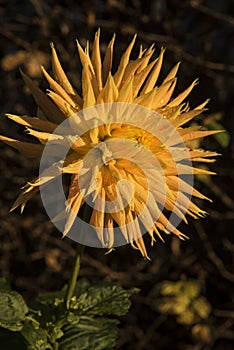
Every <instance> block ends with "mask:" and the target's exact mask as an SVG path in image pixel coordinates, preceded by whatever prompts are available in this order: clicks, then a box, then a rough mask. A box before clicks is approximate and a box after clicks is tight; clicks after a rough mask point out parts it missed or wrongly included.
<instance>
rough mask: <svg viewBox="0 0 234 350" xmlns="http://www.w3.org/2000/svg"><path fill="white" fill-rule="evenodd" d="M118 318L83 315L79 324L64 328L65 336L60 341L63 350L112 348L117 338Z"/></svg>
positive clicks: (104, 349) (108, 349)
mask: <svg viewBox="0 0 234 350" xmlns="http://www.w3.org/2000/svg"><path fill="white" fill-rule="evenodd" d="M118 323H119V321H118V320H112V319H106V318H103V317H102V318H97V319H94V318H91V317H87V316H81V318H80V322H79V323H78V324H77V325H75V326H74V325H70V326H66V327H65V328H64V333H65V334H64V336H63V338H62V339H61V340H60V341H59V349H61V350H87V349H90V350H91V349H95V350H111V349H114V346H115V342H116V338H117V333H118V329H117V325H118Z"/></svg>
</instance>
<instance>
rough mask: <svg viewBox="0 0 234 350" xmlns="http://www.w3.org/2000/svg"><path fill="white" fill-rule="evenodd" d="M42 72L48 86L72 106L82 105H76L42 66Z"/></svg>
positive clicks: (78, 107)
mask: <svg viewBox="0 0 234 350" xmlns="http://www.w3.org/2000/svg"><path fill="white" fill-rule="evenodd" d="M41 69H42V73H43V74H44V76H45V78H46V79H47V81H48V83H49V84H50V88H51V89H52V90H54V91H55V92H56V93H57V94H58V95H60V96H61V97H62V98H63V99H64V100H65V101H67V102H68V103H69V104H70V105H71V106H72V107H73V108H76V109H81V107H82V105H77V104H76V103H75V102H74V100H73V99H72V98H71V97H70V96H69V95H68V94H67V92H66V91H65V90H64V89H63V88H62V86H61V85H59V84H58V83H57V82H56V81H55V80H54V79H53V78H52V77H51V76H50V75H49V74H48V73H47V71H46V70H45V68H44V67H43V66H42V67H41Z"/></svg>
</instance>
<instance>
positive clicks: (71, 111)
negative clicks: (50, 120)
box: [48, 91, 78, 117]
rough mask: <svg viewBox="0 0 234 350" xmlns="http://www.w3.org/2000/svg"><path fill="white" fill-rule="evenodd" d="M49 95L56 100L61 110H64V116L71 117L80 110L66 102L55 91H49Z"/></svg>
mask: <svg viewBox="0 0 234 350" xmlns="http://www.w3.org/2000/svg"><path fill="white" fill-rule="evenodd" d="M48 96H49V97H50V98H51V99H52V100H53V101H54V103H55V104H56V105H57V106H58V108H59V109H60V111H62V112H63V114H64V117H70V116H71V115H73V114H74V113H77V112H78V109H75V108H73V107H72V106H71V105H70V104H69V103H68V102H66V101H65V100H64V99H63V98H62V97H61V96H59V95H58V94H56V93H55V92H53V91H48Z"/></svg>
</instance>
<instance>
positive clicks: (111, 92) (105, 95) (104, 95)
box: [97, 73, 119, 104]
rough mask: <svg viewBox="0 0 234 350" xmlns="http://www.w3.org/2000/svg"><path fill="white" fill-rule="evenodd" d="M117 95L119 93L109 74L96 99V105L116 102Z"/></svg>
mask: <svg viewBox="0 0 234 350" xmlns="http://www.w3.org/2000/svg"><path fill="white" fill-rule="evenodd" d="M118 94H119V92H118V89H117V87H116V85H115V81H114V79H113V77H112V75H111V73H109V76H108V78H107V81H106V84H105V86H104V88H103V89H102V91H101V92H100V94H99V96H98V98H97V104H98V103H102V102H104V103H108V102H116V101H117V98H118Z"/></svg>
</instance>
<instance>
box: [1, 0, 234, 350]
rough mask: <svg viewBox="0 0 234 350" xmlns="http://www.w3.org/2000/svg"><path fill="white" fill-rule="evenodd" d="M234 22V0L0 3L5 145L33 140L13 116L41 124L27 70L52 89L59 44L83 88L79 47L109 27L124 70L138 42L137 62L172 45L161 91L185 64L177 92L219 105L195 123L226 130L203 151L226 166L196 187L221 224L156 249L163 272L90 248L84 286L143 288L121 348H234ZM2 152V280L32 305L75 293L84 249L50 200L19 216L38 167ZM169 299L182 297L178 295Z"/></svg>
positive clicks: (154, 264) (205, 225) (209, 220)
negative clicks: (60, 226) (50, 211)
mask: <svg viewBox="0 0 234 350" xmlns="http://www.w3.org/2000/svg"><path fill="white" fill-rule="evenodd" d="M233 13H234V4H233V1H231V0H223V1H218V0H216V1H215V0H212V1H211V0H210V1H202V0H201V1H196V0H194V1H179V0H168V1H163V0H157V1H150V0H144V1H143V0H142V1H141V0H135V1H134V0H132V1H117V0H109V1H79V2H76V1H72V0H67V1H53V0H49V1H47V2H46V3H45V2H40V1H37V0H31V1H4V0H1V1H0V18H1V26H0V55H1V57H0V75H1V79H0V88H1V94H0V112H1V121H0V133H1V134H3V135H7V136H10V137H13V138H17V137H18V138H21V139H24V140H29V137H28V136H27V135H26V134H25V132H24V129H23V128H21V127H19V126H16V125H15V124H14V123H13V122H11V121H9V120H6V119H5V117H4V114H5V113H12V114H14V113H15V114H19V115H25V114H26V115H31V116H35V115H36V105H35V103H34V102H33V99H32V97H31V96H30V94H29V91H28V89H27V88H26V87H25V85H24V83H23V80H22V78H21V75H20V73H19V67H21V68H22V69H23V70H24V71H25V72H26V73H27V74H28V75H29V76H30V77H32V78H33V79H34V80H35V81H36V82H38V84H40V87H42V88H43V89H46V88H48V85H47V84H46V82H45V81H44V80H43V78H42V73H41V71H40V65H44V66H45V68H46V69H48V70H50V48H49V43H50V42H51V41H53V42H54V44H55V46H56V48H57V51H58V54H59V57H60V59H61V62H62V64H63V67H64V68H65V71H66V72H67V73H68V76H69V77H70V78H71V81H72V82H73V84H74V86H76V87H78V89H79V88H80V83H81V67H80V63H79V59H78V54H77V50H76V44H75V39H76V38H78V39H79V41H80V43H81V44H83V45H84V43H85V41H86V40H87V39H88V40H90V41H92V40H93V37H94V33H95V31H96V30H97V28H98V27H100V28H101V43H102V46H101V48H102V49H103V51H104V49H105V46H106V45H107V44H108V42H109V41H110V39H111V37H112V34H113V33H114V32H115V33H116V34H117V38H116V43H115V57H114V66H115V64H117V62H118V61H119V57H120V55H121V53H122V52H123V50H124V49H125V48H126V46H127V45H128V43H129V42H130V40H131V38H132V36H133V34H134V33H136V32H137V33H138V40H137V43H136V45H135V54H136V53H137V50H138V48H139V45H140V44H142V45H143V47H148V46H149V45H151V44H152V43H153V42H155V43H156V54H158V53H159V52H160V48H161V46H164V47H166V48H167V50H166V55H165V59H164V65H163V72H162V74H161V76H160V78H161V81H162V80H163V76H165V74H166V73H167V72H168V71H169V70H170V68H171V67H172V66H173V65H174V64H175V63H176V62H178V61H181V62H182V64H181V67H180V71H179V74H178V77H179V79H178V84H177V88H176V92H177V93H178V92H180V91H182V90H183V89H185V88H186V87H187V86H188V85H189V84H190V83H191V82H192V81H193V80H194V79H196V78H197V77H199V82H200V83H199V85H198V86H196V87H195V89H194V91H193V92H192V93H191V95H190V97H189V101H190V105H191V107H194V106H196V105H198V104H200V103H202V102H203V101H204V100H205V99H207V98H211V101H210V103H209V111H207V112H206V113H205V114H204V115H203V118H201V117H198V118H197V119H195V122H196V123H199V124H201V123H202V125H203V126H205V127H208V128H211V129H220V128H221V129H225V130H226V133H223V134H219V136H218V137H209V138H207V139H205V140H202V143H201V146H202V147H204V148H205V149H211V150H215V151H217V152H219V153H222V157H218V159H217V162H216V163H215V164H211V170H213V171H216V172H217V173H218V176H216V177H212V178H211V177H204V176H203V177H201V178H200V179H199V181H197V182H196V185H197V188H199V190H200V191H201V192H202V193H204V194H205V195H207V196H208V197H210V198H212V199H213V203H209V202H202V203H199V202H198V204H199V205H200V206H201V207H202V209H204V210H206V211H208V212H209V214H210V215H209V216H208V217H206V218H205V219H201V220H196V221H194V220H192V219H189V225H185V224H182V225H181V230H182V232H184V233H185V234H187V235H188V236H189V237H190V240H189V241H186V242H181V241H179V240H178V239H177V238H175V237H172V236H166V237H165V236H164V238H165V241H166V244H164V243H162V242H160V241H158V242H157V244H156V245H155V246H154V247H152V248H151V247H150V239H146V241H147V246H148V251H149V255H150V257H151V259H152V261H151V262H148V261H144V260H143V259H142V258H141V255H140V253H138V252H137V251H134V250H132V249H131V248H130V247H129V246H125V247H121V248H118V249H116V250H115V251H114V252H112V253H111V254H109V255H104V253H105V251H104V250H99V249H92V248H87V249H86V253H85V256H84V261H83V265H82V269H81V276H86V277H88V278H89V279H90V281H92V282H97V281H100V280H111V281H118V282H119V283H121V284H122V285H123V286H125V287H133V286H136V287H139V288H140V289H141V292H140V294H139V295H137V296H135V297H134V298H133V305H132V308H131V310H130V312H129V314H128V315H127V316H126V317H125V319H123V320H122V323H121V329H120V336H119V340H118V344H117V347H116V348H117V349H128V350H130V349H132V348H133V347H134V348H135V349H136V350H141V349H144V350H154V349H156V348H157V349H159V350H161V349H162V350H169V349H172V348H173V349H185V350H198V349H207V350H209V349H215V350H219V349H220V350H221V349H222V350H223V349H224V350H225V349H228V350H229V349H230V350H231V349H232V348H233V346H232V345H233V342H234V332H233V323H234V311H233V299H234V294H233V282H234V274H233V261H234V242H233V238H232V237H231V236H232V231H233V219H234V201H233V192H234V190H233V181H234V171H233V167H231V162H233V152H234V149H233V139H231V136H232V134H233V128H234V120H233V112H234V105H233V99H234V93H233V91H234V47H233V45H232V43H233V40H234V18H233V17H232V16H231V15H232V14H233ZM0 151H1V158H0V159H1V160H0V191H1V196H0V222H1V225H0V242H1V243H0V259H1V260H0V275H1V276H4V277H6V278H7V279H8V280H9V281H10V282H11V284H12V287H13V288H14V289H16V290H17V291H19V292H21V293H23V296H24V297H25V298H26V299H28V300H29V299H30V298H32V297H33V296H34V295H35V293H37V292H40V291H45V290H55V289H58V288H60V287H62V286H63V284H64V283H65V282H66V281H67V279H68V277H69V272H70V268H71V264H72V257H73V255H74V247H75V246H76V244H75V243H74V242H72V241H70V240H69V239H68V238H66V239H64V240H61V239H60V233H59V232H57V231H56V229H55V228H54V227H53V225H52V224H51V223H50V222H49V220H48V218H47V216H46V214H45V212H44V209H43V207H42V204H41V201H40V198H39V195H38V196H37V197H36V198H34V199H33V200H31V202H30V203H29V204H28V205H27V206H26V209H25V212H24V214H23V215H22V216H21V215H20V213H19V210H17V211H16V212H13V213H11V214H8V212H9V209H10V207H11V205H12V203H13V202H14V200H15V199H16V196H17V194H18V193H19V190H20V187H22V186H23V185H24V184H25V182H26V181H27V180H31V179H33V178H34V177H36V176H37V172H38V161H35V160H31V159H30V160H29V159H25V158H24V157H23V156H21V155H20V154H19V153H17V152H16V151H15V150H13V149H11V148H10V147H7V146H5V145H4V144H0ZM165 281H166V282H165ZM167 281H170V282H167ZM178 281H179V283H178ZM165 288H167V289H168V288H169V289H170V288H171V290H172V291H173V292H172V293H171V294H170V295H167V296H166V295H165ZM0 348H1V346H0Z"/></svg>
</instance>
